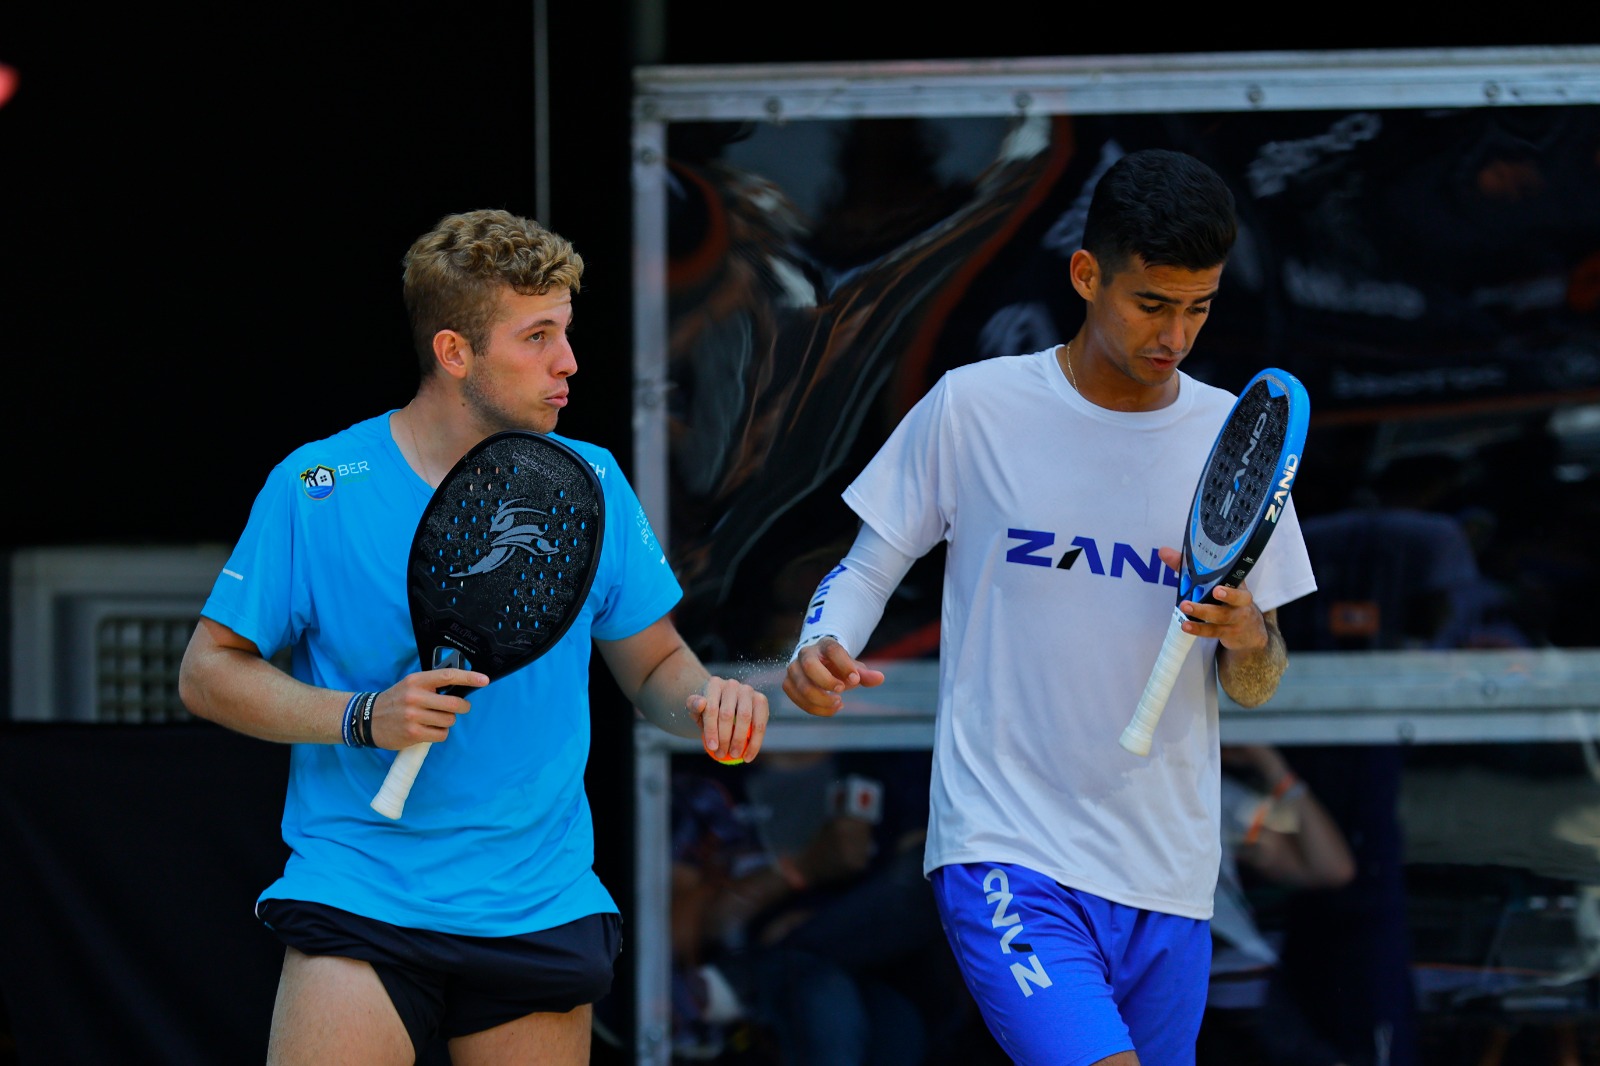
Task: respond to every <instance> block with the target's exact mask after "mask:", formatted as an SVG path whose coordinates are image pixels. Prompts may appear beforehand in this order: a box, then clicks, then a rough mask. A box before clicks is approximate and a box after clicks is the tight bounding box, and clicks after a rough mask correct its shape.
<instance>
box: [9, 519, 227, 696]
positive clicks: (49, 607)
mask: <svg viewBox="0 0 1600 1066" xmlns="http://www.w3.org/2000/svg"><path fill="white" fill-rule="evenodd" d="M227 557H228V552H227V549H225V548H222V547H220V546H212V545H197V546H194V547H172V548H167V547H139V548H122V547H81V548H79V547H74V548H32V549H23V550H19V551H16V552H13V553H12V556H11V559H10V568H11V590H10V591H11V616H10V623H11V639H10V642H9V643H10V647H9V652H10V674H11V691H10V708H9V710H10V717H11V718H12V719H13V720H15V721H70V722H134V723H152V724H154V723H164V722H177V721H185V720H188V719H189V717H190V716H189V712H188V711H187V710H185V709H184V707H183V704H182V701H180V700H179V699H178V665H179V663H180V662H181V661H182V659H183V650H184V648H185V647H186V646H187V645H188V642H189V635H190V634H191V633H192V632H193V631H194V627H195V624H196V622H197V621H198V620H199V617H200V608H201V607H202V606H203V605H204V604H205V600H206V597H207V596H208V595H209V594H210V592H211V585H212V582H214V581H215V580H216V577H217V574H218V572H219V571H220V570H221V569H222V564H223V563H224V562H225V561H226V560H227Z"/></svg>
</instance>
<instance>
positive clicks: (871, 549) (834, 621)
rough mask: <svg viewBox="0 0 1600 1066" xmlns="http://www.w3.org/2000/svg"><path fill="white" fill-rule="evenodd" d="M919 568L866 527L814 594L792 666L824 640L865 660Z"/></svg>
mask: <svg viewBox="0 0 1600 1066" xmlns="http://www.w3.org/2000/svg"><path fill="white" fill-rule="evenodd" d="M914 562H916V559H914V558H912V557H911V556H909V555H906V554H904V553H903V552H901V551H899V550H898V549H896V548H895V547H894V546H893V545H891V544H890V543H889V542H888V541H886V540H884V539H883V538H882V537H881V536H879V535H878V534H877V532H875V531H874V530H873V528H872V527H871V526H869V525H867V524H866V523H865V522H863V523H862V524H861V531H860V532H859V533H857V534H856V540H855V543H854V544H852V545H850V550H849V551H848V552H846V553H845V557H844V558H843V559H841V560H839V565H838V566H835V567H834V568H833V569H832V570H830V571H828V576H826V577H824V578H823V579H822V581H821V583H820V584H818V585H817V591H816V592H815V593H813V594H812V597H811V605H810V606H809V607H807V608H806V617H805V621H804V623H802V625H801V627H800V641H799V643H797V644H796V645H795V649H794V654H793V655H791V656H789V661H790V662H793V661H794V660H795V657H796V656H798V655H799V654H800V649H801V648H804V647H805V646H806V645H807V644H814V643H816V642H817V641H819V640H821V639H822V638H823V637H832V638H833V639H835V640H837V641H838V642H839V643H840V644H842V645H844V650H845V651H847V652H849V653H850V654H851V655H858V654H860V652H861V649H862V648H865V647H866V646H867V639H868V638H869V637H871V636H872V631H873V630H874V629H876V628H877V626H878V622H879V621H880V620H881V619H882V618H883V608H884V605H885V604H887V603H888V602H889V597H890V596H891V595H892V594H893V593H894V590H895V589H896V588H897V587H899V585H900V581H901V579H902V578H904V577H905V576H906V573H907V572H908V571H909V570H910V569H911V564H912V563H914Z"/></svg>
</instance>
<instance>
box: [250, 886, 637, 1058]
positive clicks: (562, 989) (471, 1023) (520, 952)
mask: <svg viewBox="0 0 1600 1066" xmlns="http://www.w3.org/2000/svg"><path fill="white" fill-rule="evenodd" d="M256 916H257V917H258V918H260V919H261V920H262V921H263V922H265V923H266V924H267V927H268V928H269V929H271V930H272V931H273V933H275V934H276V935H277V937H278V939H279V940H281V941H283V942H284V943H285V944H287V945H289V946H290V947H293V948H296V949H297V950H299V951H301V952H304V953H305V954H307V955H338V956H341V957H343V958H348V959H361V960H363V961H365V962H369V963H371V964H372V968H373V969H374V970H375V971H377V974H378V979H379V980H380V981H382V982H383V987H384V989H385V990H386V991H388V993H389V998H390V999H391V1000H392V1001H393V1002H394V1007H395V1010H396V1011H397V1012H398V1013H399V1015H400V1020H401V1021H402V1022H404V1023H405V1027H406V1031H407V1032H408V1033H410V1034H411V1043H412V1045H413V1046H414V1047H415V1048H416V1049H417V1053H418V1054H419V1055H420V1054H421V1053H422V1049H423V1047H424V1046H425V1045H426V1044H427V1042H428V1041H429V1040H431V1039H433V1038H434V1037H444V1038H445V1039H447V1040H448V1039H450V1038H451V1037H457V1036H465V1035H467V1034H469V1033H478V1032H482V1031H483V1030H485V1029H493V1028H494V1027H495V1026H497V1025H501V1024H503V1023H505V1022H509V1021H511V1020H513V1019H515V1018H520V1017H522V1016H523V1015H525V1014H533V1013H536V1012H547V1011H548V1012H556V1013H565V1012H566V1011H569V1010H572V1009H573V1008H574V1007H580V1006H582V1005H583V1004H585V1003H594V1002H596V1001H597V1000H599V999H602V998H603V997H604V996H605V995H606V993H607V992H609V991H611V978H612V972H613V971H612V967H613V965H614V964H615V962H616V959H617V953H618V952H619V951H620V950H621V948H622V919H621V917H620V916H619V915H616V914H591V915H589V916H588V917H585V918H579V919H577V920H576V921H572V922H568V923H567V924H566V925H558V926H556V927H555V928H554V929H542V930H540V931H539V932H536V933H524V934H522V935H521V936H502V937H487V936H461V935H457V934H454V933H436V932H432V931H430V930H427V929H407V928H404V927H402V926H398V925H390V924H389V923H387V922H380V921H377V920H375V919H372V918H363V917H361V916H360V915H359V914H351V913H350V912H349V911H343V910H340V909H338V908H337V907H328V906H325V905H323V904H321V903H306V902H304V901H301V900H293V899H264V900H262V901H261V902H259V903H258V904H256Z"/></svg>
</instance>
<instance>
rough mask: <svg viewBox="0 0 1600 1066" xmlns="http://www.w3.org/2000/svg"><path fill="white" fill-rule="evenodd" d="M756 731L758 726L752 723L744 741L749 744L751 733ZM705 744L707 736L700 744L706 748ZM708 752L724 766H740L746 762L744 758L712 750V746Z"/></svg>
mask: <svg viewBox="0 0 1600 1066" xmlns="http://www.w3.org/2000/svg"><path fill="white" fill-rule="evenodd" d="M755 731H756V727H755V726H754V725H752V726H751V727H750V729H749V732H747V733H745V735H744V742H745V744H746V745H748V744H749V743H750V734H751V733H754V732H755ZM705 745H706V742H705V738H703V737H702V738H701V740H700V746H701V747H702V748H705ZM706 754H707V755H709V756H711V757H712V758H713V759H715V760H716V761H717V762H719V763H721V764H722V765H723V766H738V765H740V764H741V763H743V762H744V759H742V758H731V757H729V756H726V755H721V754H718V753H717V752H714V751H712V750H711V749H710V748H706Z"/></svg>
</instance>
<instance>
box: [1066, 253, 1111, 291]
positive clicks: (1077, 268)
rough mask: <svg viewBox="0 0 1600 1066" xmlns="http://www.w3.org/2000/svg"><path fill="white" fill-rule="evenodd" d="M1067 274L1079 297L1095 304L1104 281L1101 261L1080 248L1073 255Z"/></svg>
mask: <svg viewBox="0 0 1600 1066" xmlns="http://www.w3.org/2000/svg"><path fill="white" fill-rule="evenodd" d="M1067 274H1068V276H1070V277H1071V278H1072V287H1073V288H1074V289H1077V290H1078V295H1079V296H1082V297H1083V298H1084V299H1085V300H1088V301H1089V302H1091V303H1093V302H1094V298H1095V296H1097V295H1098V294H1099V290H1100V283H1101V282H1102V280H1104V279H1103V278H1102V276H1101V273H1100V261H1099V260H1097V259H1096V258H1095V257H1094V255H1093V254H1092V253H1090V252H1086V251H1084V250H1083V249H1082V248H1079V249H1078V250H1077V251H1076V252H1073V253H1072V260H1071V261H1070V262H1069V263H1068V264H1067Z"/></svg>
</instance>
